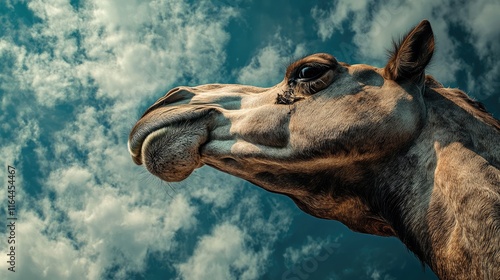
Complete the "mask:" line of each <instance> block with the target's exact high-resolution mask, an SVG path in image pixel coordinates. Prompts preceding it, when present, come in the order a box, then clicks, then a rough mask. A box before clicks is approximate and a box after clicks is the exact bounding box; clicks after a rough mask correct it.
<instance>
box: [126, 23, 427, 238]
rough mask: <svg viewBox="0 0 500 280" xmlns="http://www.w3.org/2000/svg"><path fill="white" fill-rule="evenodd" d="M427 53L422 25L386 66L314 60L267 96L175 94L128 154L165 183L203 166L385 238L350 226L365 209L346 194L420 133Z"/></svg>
mask: <svg viewBox="0 0 500 280" xmlns="http://www.w3.org/2000/svg"><path fill="white" fill-rule="evenodd" d="M433 49H434V37H433V33H432V29H431V26H430V24H429V22H428V21H422V22H421V23H420V24H419V25H418V26H416V27H415V28H414V29H413V30H411V31H410V32H409V33H408V34H407V35H406V37H404V39H403V40H402V41H401V42H400V43H399V44H396V45H395V48H394V50H393V52H392V53H391V56H390V58H389V60H388V62H387V65H386V66H385V67H384V68H377V67H374V66H370V65H364V64H357V65H348V64H346V63H343V62H339V61H337V59H335V57H333V56H332V55H330V54H326V53H319V54H314V55H310V56H307V57H305V58H302V59H299V60H297V61H296V62H294V63H292V64H291V65H289V66H288V67H287V68H286V69H284V79H283V80H282V81H281V82H280V83H278V84H277V85H275V86H273V87H270V88H259V87H253V86H246V85H225V84H224V85H223V84H208V85H201V86H196V87H177V88H174V89H172V90H170V91H169V92H168V93H167V94H166V95H165V96H163V97H161V98H160V99H158V101H156V102H155V103H154V104H153V105H152V106H151V107H150V108H149V109H147V110H146V112H145V113H144V115H143V116H142V117H141V118H140V120H139V121H138V122H137V124H136V125H135V126H134V128H133V129H132V132H131V133H130V138H129V150H130V153H131V155H132V158H133V160H134V161H135V163H137V164H144V165H145V167H146V168H147V170H148V171H149V172H151V173H152V174H154V175H155V176H158V177H159V178H161V179H162V180H165V181H168V182H173V181H181V180H183V179H185V178H187V177H188V176H189V175H190V174H191V172H193V170H194V169H196V168H198V167H201V166H202V165H204V164H206V165H209V166H212V167H215V168H217V169H219V170H221V171H223V172H227V173H229V174H232V175H235V176H237V177H240V178H243V179H246V180H248V181H250V182H252V183H254V184H256V185H258V186H261V187H262V188H264V189H266V190H269V191H272V192H276V193H281V194H285V195H288V196H290V197H291V198H292V199H293V200H294V201H295V202H296V203H297V205H298V206H299V207H300V208H301V209H302V210H304V211H306V212H308V213H310V214H312V215H314V216H317V217H322V218H328V219H337V220H341V221H343V222H344V223H346V224H348V225H349V226H350V227H351V228H353V229H355V230H358V231H364V232H371V233H375V234H380V235H392V234H393V232H392V230H391V229H390V228H387V227H385V224H384V223H381V224H376V225H374V227H376V229H366V228H363V227H364V226H361V225H357V224H359V223H365V222H366V221H361V220H363V219H362V218H360V219H361V220H360V221H359V222H356V223H354V222H352V220H353V219H352V217H351V216H352V215H358V216H367V215H369V214H368V212H366V211H369V210H367V209H366V207H365V206H363V203H362V202H360V201H358V200H357V199H354V198H353V197H355V196H354V195H349V194H353V193H355V192H356V188H359V186H360V182H361V181H366V179H367V178H368V177H369V176H371V174H370V172H368V170H371V171H373V170H374V169H373V168H376V166H378V165H379V164H380V163H381V162H384V161H386V160H387V159H388V158H390V157H391V156H392V155H394V154H395V153H398V151H402V150H404V149H406V148H407V147H408V145H409V144H410V143H411V142H412V141H413V140H414V139H415V138H416V137H417V136H418V135H419V133H420V130H421V128H422V125H423V122H424V121H425V118H426V108H425V106H424V102H423V97H422V94H423V91H424V88H425V86H424V80H425V74H424V69H425V66H426V65H427V64H428V62H429V61H430V59H431V57H432V54H433ZM355 209H356V210H355ZM363 209H364V210H363ZM353 211H354V212H356V213H354V212H353ZM363 211H365V212H363ZM353 213H354V214H353Z"/></svg>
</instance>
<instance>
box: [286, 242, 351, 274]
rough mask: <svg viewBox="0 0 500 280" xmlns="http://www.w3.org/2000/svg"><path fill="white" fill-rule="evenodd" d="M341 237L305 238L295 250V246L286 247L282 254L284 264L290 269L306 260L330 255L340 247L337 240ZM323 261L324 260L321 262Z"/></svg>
mask: <svg viewBox="0 0 500 280" xmlns="http://www.w3.org/2000/svg"><path fill="white" fill-rule="evenodd" d="M340 238H342V235H340V236H338V237H336V238H332V237H331V236H329V237H328V238H326V239H320V238H313V237H311V236H307V238H306V241H305V242H304V244H303V245H302V246H301V247H299V248H296V247H295V246H291V247H288V248H287V249H286V250H285V253H284V254H283V257H284V258H285V264H286V265H287V266H288V267H292V266H293V265H295V264H298V263H300V262H303V261H305V260H306V259H307V258H315V257H317V256H320V255H321V256H322V257H324V256H323V255H331V254H333V251H334V250H335V248H338V247H339V246H340V243H339V239H340ZM322 261H324V260H322Z"/></svg>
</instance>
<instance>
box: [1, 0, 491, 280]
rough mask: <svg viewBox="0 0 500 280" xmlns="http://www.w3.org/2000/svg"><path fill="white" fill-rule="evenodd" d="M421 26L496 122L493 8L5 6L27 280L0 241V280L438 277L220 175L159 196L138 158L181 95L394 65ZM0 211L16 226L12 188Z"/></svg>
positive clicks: (444, 77)
mask: <svg viewBox="0 0 500 280" xmlns="http://www.w3.org/2000/svg"><path fill="white" fill-rule="evenodd" d="M424 18H426V19H429V20H430V21H431V24H432V27H433V30H434V32H435V35H436V44H437V51H436V53H435V55H434V58H433V62H432V63H431V66H430V67H429V68H428V73H430V74H432V75H434V76H435V77H436V78H437V79H438V80H439V81H441V82H442V83H443V84H444V85H445V86H449V87H459V88H460V89H463V90H464V91H466V92H468V93H469V95H470V96H472V97H473V98H475V99H477V100H479V101H481V102H483V103H484V104H485V106H486V108H487V109H488V110H489V111H491V112H493V113H494V115H495V116H496V117H497V118H499V116H500V92H499V91H498V89H499V87H500V78H499V77H500V61H499V60H500V40H499V38H500V36H499V35H500V29H499V28H498V26H500V3H499V2H498V1H495V0H477V1H451V0H443V1H430V0H424V1H419V2H418V3H414V1H412V2H410V1H407V2H405V1H394V0H388V1H382V2H380V3H374V2H372V1H368V0H359V1H284V0H276V1H265V0H259V1H258V0H255V1H250V0H237V1H216V0H213V1H209V0H203V1H186V0H183V1H171V0H157V1H140V0H109V1H100V0H99V1H98V0H94V1H92V0H89V1H78V0H71V1H67V0H43V1H42V0H33V1H22V0H2V4H1V5H0V25H1V26H2V28H0V36H1V37H0V68H1V71H0V97H1V104H0V110H1V114H0V137H1V141H0V154H1V158H2V166H3V171H2V172H0V180H1V181H2V182H7V166H8V165H12V166H15V167H16V170H17V174H16V176H17V178H16V179H17V181H16V186H17V189H16V190H17V197H16V202H17V206H18V210H19V212H18V221H17V231H16V244H18V246H17V247H16V256H17V258H16V270H17V271H16V272H15V273H11V272H8V271H7V263H6V261H4V259H6V254H7V249H6V248H7V242H6V240H7V238H6V237H7V232H6V228H5V227H2V228H1V229H0V233H1V236H4V237H5V238H1V240H2V241H0V244H1V245H0V256H1V257H0V260H2V261H0V278H1V279H302V280H303V279H373V280H382V279H386V280H389V279H435V276H434V275H433V274H432V272H431V271H430V270H429V269H428V268H427V269H425V270H423V269H422V266H421V264H420V263H419V261H417V259H416V258H415V257H414V256H413V254H412V253H411V252H409V251H408V250H407V249H406V248H405V247H404V245H403V244H402V243H401V242H400V241H399V240H397V239H395V238H382V237H376V236H370V235H365V234H359V233H353V232H351V231H350V230H349V229H347V228H346V227H345V226H343V225H342V224H340V223H338V222H335V221H325V220H320V219H316V218H313V217H311V216H308V215H306V214H304V213H302V212H301V211H299V210H298V208H296V206H295V205H294V204H293V203H292V202H291V201H290V200H289V199H288V198H286V197H284V196H278V195H275V194H270V193H267V192H265V191H263V190H260V189H259V188H257V187H255V186H252V185H251V184H249V183H247V182H244V181H242V180H240V179H237V178H234V177H232V176H229V175H226V174H222V173H220V172H218V171H216V170H213V169H210V168H207V167H203V168H201V169H199V170H196V171H195V173H194V174H193V175H192V176H191V177H190V178H189V179H188V180H186V181H184V182H181V183H169V184H167V183H164V182H161V181H160V180H159V179H156V178H154V177H153V176H152V175H150V174H148V173H147V172H146V171H145V170H144V169H143V167H139V166H136V165H134V164H133V162H132V160H131V158H130V156H129V154H128V152H127V144H126V142H127V136H128V133H129V131H130V129H131V127H132V126H133V124H134V123H135V121H136V120H137V119H138V117H139V116H140V115H141V114H142V112H143V111H144V110H145V109H146V108H147V107H148V105H150V104H151V103H152V102H153V101H155V100H156V99H157V98H158V97H160V96H161V95H163V94H164V93H165V92H166V91H167V90H168V89H170V88H172V87H174V86H177V85H193V86H194V85H197V84H201V83H214V82H217V83H245V84H252V85H257V86H271V85H274V84H276V83H278V82H279V81H280V80H281V79H282V77H283V74H284V69H285V67H286V65H287V64H288V63H289V62H291V61H293V60H294V59H296V58H299V57H301V56H303V55H306V54H310V53H315V52H328V53H331V54H333V55H334V56H336V57H337V59H338V60H339V61H344V62H347V63H351V64H354V63H368V64H372V65H375V66H379V67H382V66H383V65H384V63H385V60H386V57H387V56H386V50H387V49H388V48H390V47H391V40H392V39H393V38H399V37H400V36H401V35H402V34H404V33H405V32H406V31H408V30H409V29H410V28H411V27H412V26H413V25H415V24H417V23H418V22H419V21H420V20H422V19H424ZM4 185H5V184H4ZM0 197H1V199H2V200H1V205H2V208H1V209H0V214H1V216H0V217H2V219H3V220H5V215H6V212H5V211H6V206H5V205H6V204H5V203H6V200H7V199H6V197H7V188H6V187H2V188H1V189H0Z"/></svg>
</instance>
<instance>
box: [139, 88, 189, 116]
mask: <svg viewBox="0 0 500 280" xmlns="http://www.w3.org/2000/svg"><path fill="white" fill-rule="evenodd" d="M187 89H188V88H183V87H177V88H174V89H172V90H170V91H169V92H167V94H165V95H164V96H162V97H161V98H160V99H158V100H157V101H156V102H155V103H154V104H153V105H151V107H149V108H148V109H147V110H146V112H144V114H143V115H142V117H144V116H145V115H147V114H148V113H150V112H152V111H154V110H156V109H158V108H161V107H164V106H173V105H179V104H187V103H189V101H190V100H191V99H192V98H193V97H194V96H195V94H194V93H192V92H191V91H189V90H187ZM142 117H141V118H142Z"/></svg>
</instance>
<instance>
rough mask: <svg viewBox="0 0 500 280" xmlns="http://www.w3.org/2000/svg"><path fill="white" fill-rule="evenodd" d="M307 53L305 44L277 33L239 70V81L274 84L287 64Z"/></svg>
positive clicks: (264, 84)
mask: <svg viewBox="0 0 500 280" xmlns="http://www.w3.org/2000/svg"><path fill="white" fill-rule="evenodd" d="M305 54H306V50H305V45H304V44H302V43H301V44H296V45H294V43H293V42H292V41H291V40H288V39H286V38H283V37H281V36H280V35H279V32H278V33H276V34H275V36H274V37H273V38H272V40H271V41H270V42H269V43H268V45H267V46H265V47H263V48H261V49H259V51H258V52H257V54H256V55H255V56H254V57H253V58H252V59H251V60H250V63H249V64H248V65H247V66H245V67H243V68H242V69H240V70H239V73H238V74H237V75H238V82H239V83H242V84H248V85H253V86H265V87H269V86H273V85H275V84H277V83H279V82H280V81H281V80H282V79H283V76H284V73H285V70H286V66H287V64H288V63H290V62H292V61H293V60H294V59H297V58H298V57H300V56H303V55H305Z"/></svg>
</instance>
